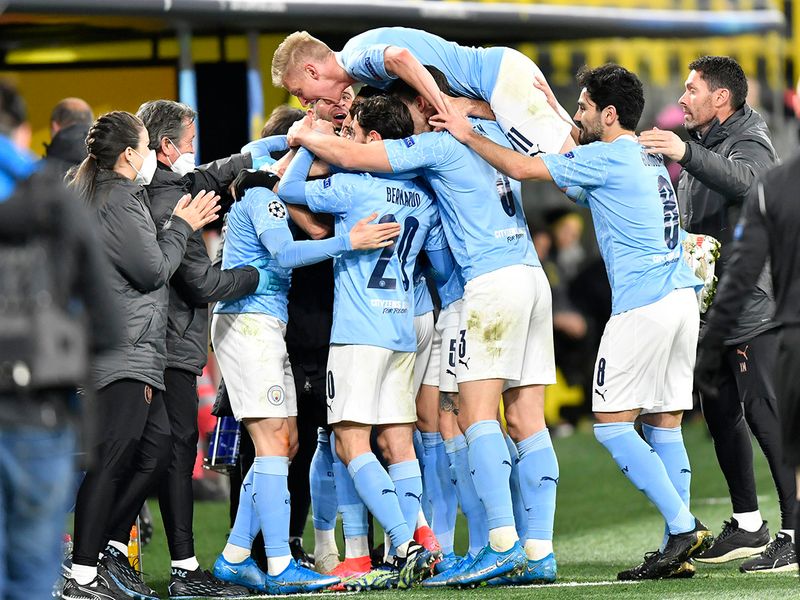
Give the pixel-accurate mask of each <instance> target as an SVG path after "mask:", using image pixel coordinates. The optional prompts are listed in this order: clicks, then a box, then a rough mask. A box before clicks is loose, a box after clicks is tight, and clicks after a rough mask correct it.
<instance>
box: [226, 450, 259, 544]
mask: <svg viewBox="0 0 800 600" xmlns="http://www.w3.org/2000/svg"><path fill="white" fill-rule="evenodd" d="M259 529H261V524H260V523H259V522H258V513H257V512H256V510H255V506H254V505H253V467H252V466H251V467H250V470H249V471H248V472H247V474H246V475H245V477H244V479H243V480H242V486H241V488H240V490H239V506H238V508H237V509H236V519H234V521H233V529H231V533H230V535H229V536H228V543H230V544H233V545H234V546H239V547H240V548H248V549H249V548H252V547H253V539H254V538H255V537H256V535H258V531H259Z"/></svg>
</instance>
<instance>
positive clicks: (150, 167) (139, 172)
mask: <svg viewBox="0 0 800 600" xmlns="http://www.w3.org/2000/svg"><path fill="white" fill-rule="evenodd" d="M131 150H133V148H131ZM133 151H134V152H136V150H133ZM136 154H137V155H138V156H142V155H141V154H139V153H138V152H136ZM128 164H130V166H132V167H133V170H134V171H136V178H135V179H134V182H136V183H138V184H139V185H150V182H151V181H153V174H154V173H155V172H156V151H155V150H150V151H149V152H148V153H147V156H142V168H141V169H137V168H136V167H135V166H134V164H133V163H132V162H131V161H130V160H129V161H128Z"/></svg>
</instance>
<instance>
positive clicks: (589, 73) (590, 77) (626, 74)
mask: <svg viewBox="0 0 800 600" xmlns="http://www.w3.org/2000/svg"><path fill="white" fill-rule="evenodd" d="M578 85H579V86H580V87H581V88H586V93H587V94H588V96H589V98H591V100H592V102H594V103H595V104H596V105H597V108H598V110H602V109H604V108H605V107H606V106H613V107H614V108H616V109H617V116H618V117H619V124H620V125H621V126H622V127H623V128H624V129H628V130H630V131H633V130H634V129H636V125H637V124H638V123H639V119H640V118H641V116H642V111H643V110H644V89H643V88H642V82H641V81H639V78H638V77H637V76H636V74H635V73H631V72H630V71H628V69H626V68H624V67H621V66H619V65H615V64H613V63H607V64H605V65H603V66H602V67H597V68H596V69H590V68H588V67H583V68H582V69H581V70H580V71H578Z"/></svg>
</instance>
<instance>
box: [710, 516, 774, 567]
mask: <svg viewBox="0 0 800 600" xmlns="http://www.w3.org/2000/svg"><path fill="white" fill-rule="evenodd" d="M767 544H769V529H767V522H766V521H763V522H762V523H761V529H759V530H758V531H745V530H744V529H742V528H741V527H739V523H738V522H737V521H736V519H733V518H731V520H730V521H725V523H724V525H723V526H722V531H721V532H720V534H719V535H718V536H717V537H716V539H715V540H714V543H713V544H712V545H711V547H710V548H709V549H708V550H706V551H705V552H703V553H702V554H699V555H698V556H697V557H696V559H695V560H697V561H699V562H704V563H723V562H728V561H729V560H736V559H738V558H748V557H750V556H755V555H757V554H760V553H761V552H763V551H764V549H765V548H766V547H767Z"/></svg>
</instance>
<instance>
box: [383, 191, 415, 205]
mask: <svg viewBox="0 0 800 600" xmlns="http://www.w3.org/2000/svg"><path fill="white" fill-rule="evenodd" d="M386 201H387V202H390V203H391V204H399V205H401V206H408V207H411V208H416V207H418V206H419V204H420V202H421V201H422V199H421V198H420V196H419V192H415V191H414V190H404V189H402V188H392V187H387V188H386Z"/></svg>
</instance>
